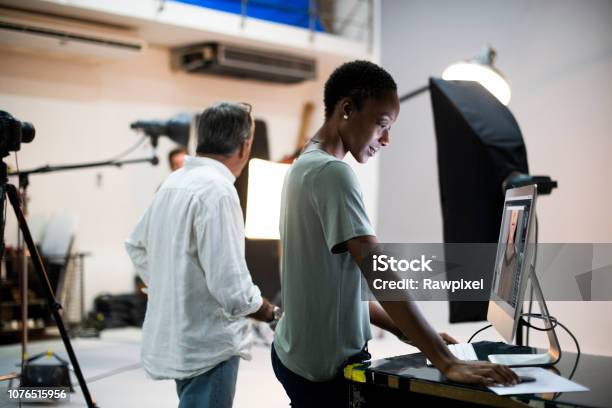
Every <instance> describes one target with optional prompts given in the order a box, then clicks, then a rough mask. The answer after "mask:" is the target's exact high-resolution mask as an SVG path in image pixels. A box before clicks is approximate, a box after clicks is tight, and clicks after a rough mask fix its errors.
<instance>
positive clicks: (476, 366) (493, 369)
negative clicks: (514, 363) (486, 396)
mask: <svg viewBox="0 0 612 408" xmlns="http://www.w3.org/2000/svg"><path fill="white" fill-rule="evenodd" d="M443 374H444V376H445V377H446V378H448V379H449V380H451V381H456V382H460V383H464V384H478V385H483V386H486V387H490V386H494V385H515V384H518V382H519V377H518V375H516V373H515V372H514V371H512V370H511V369H510V368H508V367H507V366H505V365H501V364H493V363H489V362H487V361H463V360H459V359H455V360H453V362H451V363H450V364H449V365H448V367H447V369H446V370H445V372H443Z"/></svg>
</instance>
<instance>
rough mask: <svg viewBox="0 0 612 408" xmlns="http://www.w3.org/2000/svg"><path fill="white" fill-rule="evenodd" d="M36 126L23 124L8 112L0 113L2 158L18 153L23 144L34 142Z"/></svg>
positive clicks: (0, 153)
mask: <svg viewBox="0 0 612 408" xmlns="http://www.w3.org/2000/svg"><path fill="white" fill-rule="evenodd" d="M34 135H35V131H34V126H33V125H32V124H31V123H29V122H22V121H20V120H18V119H16V118H14V117H13V115H11V114H10V113H8V112H6V111H0V157H6V156H8V155H9V154H10V152H16V151H18V150H19V149H20V148H21V144H22V143H30V142H31V141H32V140H34Z"/></svg>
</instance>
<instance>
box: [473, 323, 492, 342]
mask: <svg viewBox="0 0 612 408" xmlns="http://www.w3.org/2000/svg"><path fill="white" fill-rule="evenodd" d="M489 327H493V325H492V324H489V325H487V326H485V327H483V328H482V329H478V330H477V331H476V333H474V334H472V337H470V339H469V340H468V341H467V342H468V343H471V342H472V340H473V339H474V337H476V335H477V334H478V333H480V332H481V331H485V330H487V329H488V328H489Z"/></svg>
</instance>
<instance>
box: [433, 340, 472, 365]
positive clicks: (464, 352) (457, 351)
mask: <svg viewBox="0 0 612 408" xmlns="http://www.w3.org/2000/svg"><path fill="white" fill-rule="evenodd" d="M448 349H449V350H450V351H451V353H453V355H454V356H455V357H457V358H458V359H459V360H463V361H477V360H478V356H477V355H476V351H475V350H474V346H473V345H472V343H458V344H449V345H448ZM427 365H429V366H431V365H433V364H431V361H429V359H428V360H427Z"/></svg>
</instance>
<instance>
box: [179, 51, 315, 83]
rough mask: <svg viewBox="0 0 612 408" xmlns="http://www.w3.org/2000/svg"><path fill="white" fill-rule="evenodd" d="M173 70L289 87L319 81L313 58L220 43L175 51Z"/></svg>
mask: <svg viewBox="0 0 612 408" xmlns="http://www.w3.org/2000/svg"><path fill="white" fill-rule="evenodd" d="M172 66H173V68H175V69H179V70H184V71H187V72H191V73H198V74H216V75H224V76H230V77H235V78H243V79H253V80H257V81H266V82H277V83H286V84H294V83H299V82H302V81H306V80H311V79H315V78H316V62H315V60H314V59H312V58H305V57H301V56H296V55H291V54H285V53H280V52H272V51H267V50H261V49H256V48H248V47H242V46H235V45H228V44H220V43H203V44H197V45H192V46H188V47H180V48H175V49H173V50H172Z"/></svg>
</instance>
